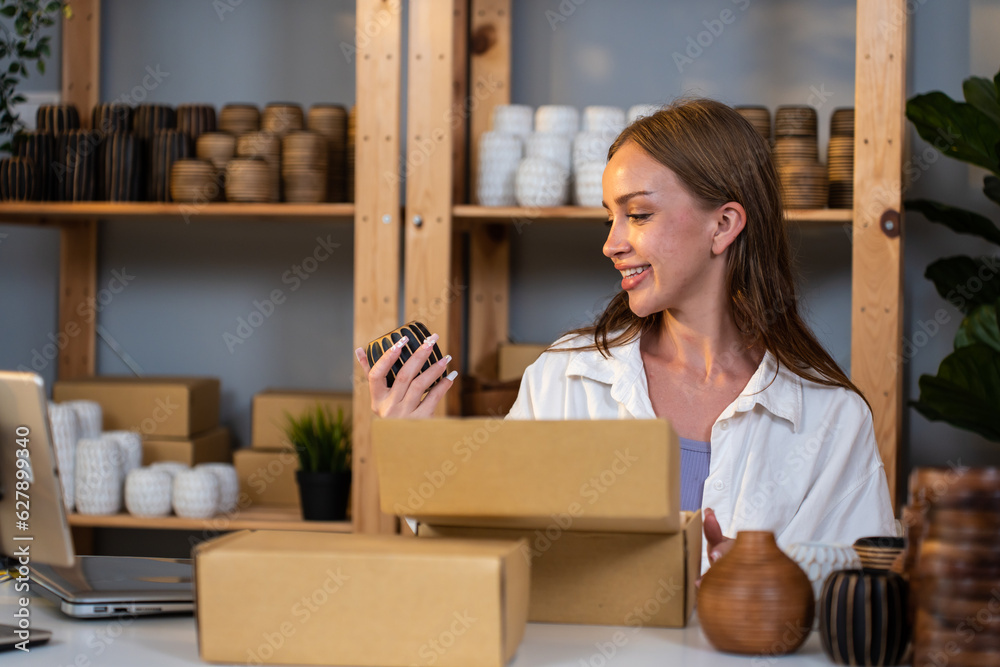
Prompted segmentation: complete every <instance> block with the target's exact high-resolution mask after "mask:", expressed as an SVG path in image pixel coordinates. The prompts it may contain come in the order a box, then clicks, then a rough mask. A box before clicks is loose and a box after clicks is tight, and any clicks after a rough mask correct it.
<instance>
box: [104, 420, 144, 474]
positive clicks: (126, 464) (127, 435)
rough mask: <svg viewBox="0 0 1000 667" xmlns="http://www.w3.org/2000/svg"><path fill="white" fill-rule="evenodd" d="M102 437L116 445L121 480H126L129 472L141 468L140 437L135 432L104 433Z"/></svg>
mask: <svg viewBox="0 0 1000 667" xmlns="http://www.w3.org/2000/svg"><path fill="white" fill-rule="evenodd" d="M103 437H105V438H112V439H113V440H114V441H115V442H117V443H118V450H119V452H120V454H121V458H120V460H119V463H120V464H121V468H122V479H127V478H128V474H129V473H130V472H132V471H133V470H135V469H136V468H139V467H141V466H142V436H141V435H139V434H138V433H136V432H135V431H105V432H104V434H103Z"/></svg>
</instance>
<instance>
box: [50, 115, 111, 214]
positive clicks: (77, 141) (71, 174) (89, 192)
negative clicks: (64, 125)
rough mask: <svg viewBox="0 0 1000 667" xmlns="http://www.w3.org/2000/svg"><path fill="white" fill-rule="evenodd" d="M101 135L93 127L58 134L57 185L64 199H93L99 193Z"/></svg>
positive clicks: (61, 197)
mask: <svg viewBox="0 0 1000 667" xmlns="http://www.w3.org/2000/svg"><path fill="white" fill-rule="evenodd" d="M100 143H101V137H100V135H99V134H98V133H97V132H94V131H92V130H73V131H71V132H67V133H66V134H63V135H60V137H59V149H58V151H59V162H58V164H57V166H56V177H57V180H58V183H57V189H58V191H59V199H61V200H62V201H93V200H94V197H95V196H96V195H97V179H96V176H97V174H96V171H97V170H96V167H95V163H96V154H97V151H98V150H99V148H100Z"/></svg>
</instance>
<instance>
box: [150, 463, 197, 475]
mask: <svg viewBox="0 0 1000 667" xmlns="http://www.w3.org/2000/svg"><path fill="white" fill-rule="evenodd" d="M149 467H150V468H155V469H156V470H162V471H163V472H165V473H167V474H169V475H170V476H171V477H175V476H176V475H177V474H178V473H182V472H184V471H185V470H190V469H191V466H189V465H188V464H186V463H181V462H180V461H156V462H154V463H151V464H150V465H149Z"/></svg>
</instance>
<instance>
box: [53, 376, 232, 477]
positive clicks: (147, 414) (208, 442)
mask: <svg viewBox="0 0 1000 667" xmlns="http://www.w3.org/2000/svg"><path fill="white" fill-rule="evenodd" d="M219 393H220V389H219V380H218V379H217V378H208V377H142V378H135V377H114V376H103V377H93V378H85V379H79V380H62V381H59V382H56V383H55V385H54V386H53V388H52V400H54V401H56V402H57V403H61V402H63V401H73V400H90V401H96V402H97V403H99V404H100V405H101V410H102V412H103V414H104V430H106V431H115V430H131V431H136V432H138V433H140V434H141V435H142V440H143V442H142V447H143V454H142V459H143V460H142V462H143V464H144V465H148V464H150V463H153V462H155V461H180V462H182V463H186V464H188V465H195V464H196V463H206V462H211V461H223V462H225V461H229V460H230V458H231V454H230V437H229V431H228V429H225V428H222V427H220V426H219Z"/></svg>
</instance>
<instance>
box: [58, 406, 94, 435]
mask: <svg viewBox="0 0 1000 667" xmlns="http://www.w3.org/2000/svg"><path fill="white" fill-rule="evenodd" d="M62 405H68V406H70V407H71V408H73V410H75V411H76V416H77V419H79V420H80V437H81V438H98V437H100V435H101V431H102V430H103V428H104V427H103V424H104V412H103V410H101V404H100V403H98V402H97V401H66V402H65V403H62Z"/></svg>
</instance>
